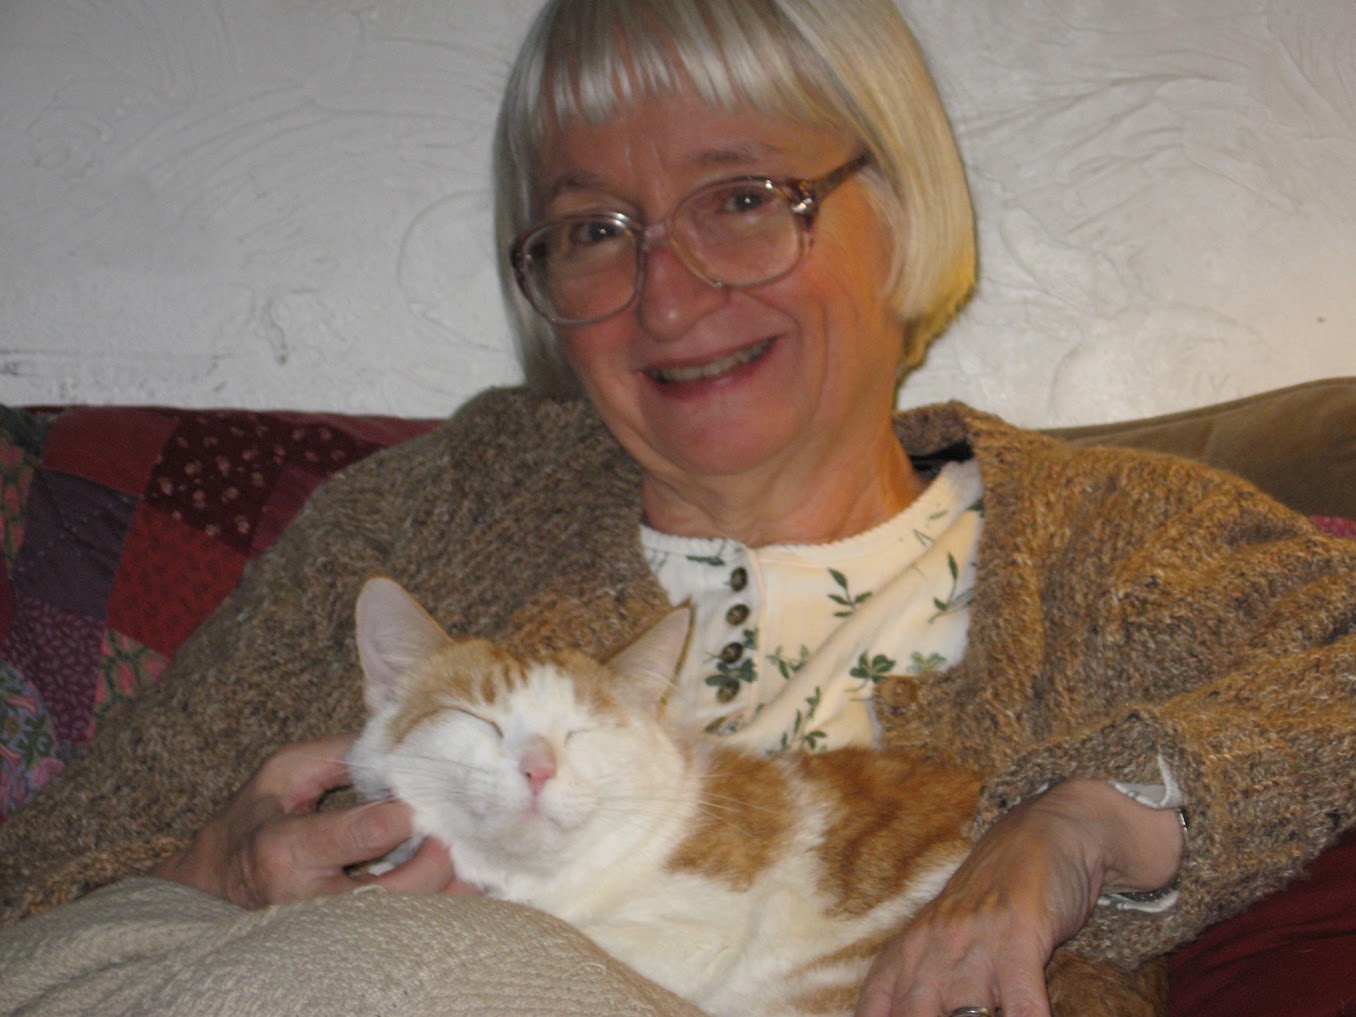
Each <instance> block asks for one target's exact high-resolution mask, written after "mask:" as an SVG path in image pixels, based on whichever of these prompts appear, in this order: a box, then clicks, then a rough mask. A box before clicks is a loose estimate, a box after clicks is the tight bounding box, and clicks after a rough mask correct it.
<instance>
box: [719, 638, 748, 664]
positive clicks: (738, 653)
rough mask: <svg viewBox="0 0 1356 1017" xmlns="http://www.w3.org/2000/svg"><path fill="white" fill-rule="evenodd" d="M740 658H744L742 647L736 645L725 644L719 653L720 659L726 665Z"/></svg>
mask: <svg viewBox="0 0 1356 1017" xmlns="http://www.w3.org/2000/svg"><path fill="white" fill-rule="evenodd" d="M742 656H744V647H742V646H740V645H739V644H738V643H726V644H725V648H724V649H723V650H721V651H720V659H721V661H722V662H724V663H726V664H733V663H734V662H735V661H737V660H738V659H739V658H740V657H742Z"/></svg>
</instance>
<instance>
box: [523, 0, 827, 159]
mask: <svg viewBox="0 0 1356 1017" xmlns="http://www.w3.org/2000/svg"><path fill="white" fill-rule="evenodd" d="M548 38H550V39H551V40H552V45H551V46H550V48H549V49H548V50H547V51H546V52H545V53H544V54H543V55H544V60H543V65H542V67H543V75H542V80H541V86H542V87H541V88H540V89H539V90H538V91H537V92H536V95H537V96H538V97H539V100H538V102H537V104H536V107H537V108H535V109H532V110H531V111H530V113H529V117H528V119H529V122H531V123H532V125H533V131H532V133H533V134H534V135H535V137H534V138H533V143H532V144H533V147H534V148H536V150H537V151H538V152H540V150H541V146H542V145H543V144H544V142H545V138H546V135H547V134H548V133H549V132H550V131H552V130H554V129H556V128H558V127H560V126H562V125H563V124H564V123H566V122H568V121H569V120H571V119H574V118H582V119H584V120H586V121H588V122H590V123H595V124H598V123H604V122H606V121H608V120H611V119H613V118H614V117H616V116H617V115H618V114H619V113H621V112H622V111H624V110H625V109H627V108H628V107H630V106H632V105H634V104H636V103H637V102H641V101H644V100H646V99H653V98H661V97H663V96H666V95H671V94H674V93H677V92H680V91H683V90H686V89H688V88H691V89H692V90H693V91H694V92H695V93H696V95H697V96H698V97H699V98H701V99H702V101H704V102H705V103H707V104H708V105H710V106H712V107H713V108H718V109H725V110H733V109H735V108H736V107H738V106H741V105H748V106H752V107H753V108H754V109H756V110H758V111H759V112H761V113H764V114H767V115H771V116H778V117H787V118H790V119H793V120H796V121H799V122H803V123H808V124H817V125H831V124H834V123H835V122H837V123H841V122H842V120H841V116H842V112H843V111H842V110H841V109H829V108H828V106H829V105H831V103H827V102H826V101H825V98H826V97H824V96H822V95H820V94H817V92H816V90H815V89H814V88H812V87H811V86H810V84H809V80H810V79H811V78H812V77H813V75H810V76H808V77H807V75H806V74H805V73H804V72H803V70H802V68H804V67H806V66H807V64H808V65H811V66H814V65H818V64H819V63H820V62H821V61H820V58H819V56H818V55H817V54H816V53H814V52H813V51H812V50H811V49H810V47H808V46H806V45H805V44H804V42H803V41H802V39H801V37H800V34H799V32H797V31H796V29H795V28H794V27H793V26H792V25H790V24H788V23H787V22H786V21H785V19H784V16H783V15H782V14H781V13H780V12H779V11H778V10H777V8H776V6H775V5H773V4H766V3H757V2H750V0H734V2H724V3H722V2H712V3H692V2H691V0H686V2H672V0H652V2H638V0H595V2H593V3H588V4H572V5H562V7H561V8H559V9H558V11H557V16H556V18H555V19H554V22H553V23H552V24H551V25H550V28H549V35H548ZM825 77H827V76H825ZM821 80H823V78H821Z"/></svg>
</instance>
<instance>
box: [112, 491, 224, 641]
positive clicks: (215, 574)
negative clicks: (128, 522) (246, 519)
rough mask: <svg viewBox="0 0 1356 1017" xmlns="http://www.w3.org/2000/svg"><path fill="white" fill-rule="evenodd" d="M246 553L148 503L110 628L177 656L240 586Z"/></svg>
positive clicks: (117, 588) (131, 538)
mask: <svg viewBox="0 0 1356 1017" xmlns="http://www.w3.org/2000/svg"><path fill="white" fill-rule="evenodd" d="M247 560H248V559H247V557H246V555H245V553H244V552H243V551H240V550H238V549H237V548H235V547H233V546H231V545H230V544H227V543H224V542H222V541H220V540H215V539H213V538H212V537H211V536H210V535H208V534H206V533H204V532H203V531H201V530H198V529H194V528H193V527H192V526H189V525H188V524H187V523H185V522H183V521H182V520H179V519H175V518H174V517H172V516H169V515H166V514H165V513H164V512H162V511H160V510H158V509H156V508H153V507H151V506H150V505H148V504H144V503H143V504H142V505H141V507H140V508H139V509H138V510H137V513H136V515H135V516H133V517H132V526H131V529H130V531H129V532H128V534H127V541H126V543H125V544H124V545H123V553H122V567H121V568H119V569H118V574H117V577H116V578H115V579H114V581H113V595H112V597H111V598H110V601H109V605H108V627H109V628H111V629H113V630H114V631H116V632H121V633H123V634H124V635H127V636H130V637H131V638H132V639H135V640H136V641H137V642H139V643H141V644H142V645H143V646H149V647H150V648H151V649H153V650H155V651H157V652H158V653H163V654H164V655H165V656H167V657H172V656H173V655H174V651H175V650H177V649H178V648H179V644H181V643H182V642H183V641H184V640H185V639H187V638H188V636H189V634H190V633H192V631H193V630H194V629H195V628H197V627H198V624H199V623H200V622H201V621H202V620H203V619H204V618H206V617H207V616H208V615H209V614H211V612H212V609H213V608H215V607H216V606H217V605H218V604H219V603H221V600H222V598H224V597H225V596H226V594H228V593H230V592H231V590H232V589H234V588H235V584H236V583H237V582H238V581H239V580H240V574H241V573H242V572H244V570H245V563H246V561H247Z"/></svg>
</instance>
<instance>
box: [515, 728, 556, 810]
mask: <svg viewBox="0 0 1356 1017" xmlns="http://www.w3.org/2000/svg"><path fill="white" fill-rule="evenodd" d="M520 768H521V769H522V773H523V776H524V777H526V778H527V786H528V787H529V788H531V789H532V794H533V795H534V796H536V795H539V794H541V789H542V788H543V787H545V786H546V782H547V781H549V780H550V779H551V778H552V777H554V776H555V775H556V753H555V750H554V749H552V748H551V746H550V744H549V743H548V742H547V741H546V739H545V738H541V737H537V738H533V739H532V740H531V741H530V742H528V743H527V747H526V748H525V749H523V755H522V760H521V763H520Z"/></svg>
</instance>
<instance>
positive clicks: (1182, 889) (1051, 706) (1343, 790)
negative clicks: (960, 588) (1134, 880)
mask: <svg viewBox="0 0 1356 1017" xmlns="http://www.w3.org/2000/svg"><path fill="white" fill-rule="evenodd" d="M1097 457H1098V454H1094V460H1096V459H1097ZM1069 462H1070V463H1072V464H1074V465H1073V467H1071V468H1072V469H1073V473H1071V474H1070V475H1069V476H1068V477H1067V478H1066V479H1067V480H1068V484H1067V485H1066V486H1065V487H1064V489H1063V490H1064V495H1065V497H1067V496H1068V493H1069V492H1080V491H1081V492H1084V496H1085V498H1086V500H1085V501H1083V502H1082V503H1081V504H1078V505H1077V509H1076V511H1075V512H1073V513H1071V511H1070V506H1069V505H1064V506H1062V507H1061V508H1058V509H1057V508H1054V507H1053V505H1052V504H1051V503H1047V505H1046V509H1045V512H1046V515H1047V516H1048V517H1049V518H1048V519H1046V520H1041V519H1039V514H1040V509H1039V506H1037V505H1032V504H1028V505H1027V506H1026V510H1027V513H1028V515H1027V519H1028V520H1029V521H1032V522H1033V524H1034V525H1033V526H1032V529H1033V530H1035V531H1036V534H1035V536H1034V538H1033V539H1034V541H1035V542H1036V543H1035V544H1028V545H1026V547H1027V550H1026V551H1025V552H1024V553H1026V554H1029V555H1030V556H1031V557H1030V558H1029V559H1028V564H1029V566H1030V573H1031V575H1032V576H1034V577H1037V578H1036V579H1035V583H1034V586H1035V588H1036V589H1037V590H1038V596H1039V601H1040V604H1039V608H1038V609H1036V610H1035V611H1034V612H1033V614H1032V615H1031V619H1036V620H1037V621H1038V624H1039V626H1040V633H1039V635H1040V643H1041V644H1042V649H1041V651H1040V652H1039V653H1038V654H1036V655H1035V657H1034V658H1033V660H1034V661H1035V664H1034V667H1033V671H1032V673H1031V675H1030V676H1029V677H1028V679H1027V681H1028V682H1029V687H1028V690H1027V691H1028V695H1029V702H1028V703H1027V704H1026V706H1025V713H1024V714H1023V717H1022V721H1021V723H1022V725H1023V726H1024V727H1025V728H1026V732H1025V734H1026V737H1025V739H1024V743H1023V744H1021V746H1020V748H1019V750H1018V751H1017V752H1016V753H1015V754H1014V755H1013V756H1012V757H1011V758H1009V759H1006V760H1005V761H1004V762H1003V765H1002V766H1001V767H1000V768H999V769H998V770H997V772H996V774H995V775H994V776H993V778H992V779H990V780H989V781H988V782H987V784H986V786H985V790H984V793H983V796H982V800H981V803H980V808H979V811H978V813H977V816H976V824H975V831H976V833H979V832H982V830H984V829H985V828H987V826H988V825H989V824H991V823H992V822H993V821H994V819H996V818H997V816H998V815H999V814H1000V813H1001V812H1002V811H1003V810H1005V809H1006V808H1010V807H1011V806H1012V805H1014V804H1016V803H1017V802H1018V801H1020V800H1022V799H1023V798H1024V797H1027V796H1029V795H1031V794H1034V793H1036V791H1037V790H1038V789H1039V788H1040V787H1041V786H1043V785H1045V784H1048V782H1049V781H1050V780H1051V779H1052V778H1054V779H1064V778H1071V777H1094V778H1099V779H1113V780H1131V781H1134V780H1154V779H1157V778H1156V774H1157V773H1158V772H1159V771H1158V766H1157V761H1158V760H1160V759H1161V760H1162V762H1163V763H1164V764H1165V765H1166V766H1167V767H1168V768H1169V769H1170V771H1171V773H1172V774H1173V775H1174V777H1175V778H1176V780H1177V782H1178V784H1179V785H1180V788H1181V794H1182V796H1183V801H1184V806H1185V811H1186V814H1187V816H1188V817H1189V825H1188V829H1187V838H1186V852H1185V856H1184V861H1183V865H1182V868H1181V870H1180V877H1179V878H1180V883H1179V893H1180V896H1179V898H1178V902H1177V906H1176V907H1174V908H1170V909H1167V910H1165V911H1163V912H1160V913H1152V914H1148V913H1137V912H1129V911H1118V910H1114V909H1109V908H1100V909H1098V910H1097V912H1096V913H1094V915H1093V918H1092V920H1091V921H1090V922H1089V924H1088V926H1087V927H1085V929H1084V930H1083V931H1082V932H1081V933H1080V934H1079V935H1078V936H1077V937H1076V938H1075V940H1073V942H1072V944H1071V945H1072V946H1073V947H1074V948H1075V949H1078V950H1080V951H1083V952H1086V953H1090V954H1094V955H1101V956H1104V957H1107V958H1109V959H1112V960H1115V961H1118V962H1121V963H1126V964H1134V963H1138V962H1140V961H1142V960H1143V959H1146V958H1148V957H1150V956H1153V955H1156V954H1160V953H1162V952H1164V951H1166V950H1168V949H1170V948H1172V947H1173V946H1176V945H1178V944H1180V943H1182V942H1184V941H1186V940H1188V939H1190V938H1192V937H1194V936H1195V935H1197V934H1198V933H1199V932H1200V931H1201V930H1202V929H1204V928H1205V927H1206V926H1207V925H1210V924H1213V923H1214V922H1216V921H1219V920H1221V919H1223V918H1225V917H1228V916H1229V915H1231V914H1233V913H1236V912H1237V911H1239V910H1242V909H1243V908H1244V907H1246V906H1247V905H1248V904H1250V903H1252V902H1253V901H1255V900H1256V899H1258V898H1259V897H1261V896H1264V895H1265V894H1267V893H1269V892H1271V891H1274V890H1276V889H1279V888H1280V887H1281V886H1283V885H1284V884H1285V883H1286V882H1287V881H1288V880H1290V879H1291V878H1293V877H1294V876H1295V875H1296V874H1298V872H1299V871H1300V869H1301V868H1302V867H1303V866H1304V864H1305V863H1306V862H1307V861H1309V860H1310V859H1311V858H1312V857H1313V856H1314V855H1316V854H1317V853H1318V852H1319V851H1321V850H1322V849H1323V848H1324V847H1325V846H1327V845H1328V844H1330V843H1331V842H1332V841H1333V840H1335V839H1336V838H1337V836H1338V835H1339V834H1340V833H1342V832H1343V831H1344V830H1345V829H1346V828H1348V827H1350V826H1351V825H1353V823H1356V781H1354V780H1353V779H1352V768H1353V761H1354V760H1356V543H1353V542H1351V541H1343V540H1340V539H1337V538H1331V537H1327V536H1325V535H1323V534H1321V533H1320V532H1318V531H1317V530H1316V529H1315V528H1314V527H1312V526H1311V525H1310V524H1309V523H1308V521H1307V520H1305V519H1303V518H1302V517H1300V516H1298V515H1296V514H1294V513H1292V512H1290V511H1289V510H1288V509H1285V508H1283V507H1282V506H1279V505H1277V504H1276V503H1274V502H1272V501H1270V500H1269V499H1267V498H1266V497H1265V496H1263V495H1261V494H1260V493H1259V492H1257V491H1256V490H1255V489H1253V488H1251V487H1250V486H1249V485H1247V484H1245V483H1243V482H1242V481H1237V480H1235V479H1234V478H1231V477H1227V476H1225V475H1223V474H1217V473H1214V472H1213V471H1206V470H1203V469H1201V468H1199V467H1196V466H1194V465H1192V464H1186V463H1180V462H1176V461H1171V462H1169V461H1167V460H1165V459H1162V458H1161V457H1144V456H1139V455H1135V454H1110V453H1107V454H1106V460H1105V462H1097V470H1096V472H1095V474H1086V475H1085V474H1083V473H1082V472H1081V471H1082V470H1083V469H1084V468H1085V466H1086V464H1083V465H1078V464H1080V463H1082V457H1074V458H1072V459H1071V460H1069ZM1094 476H1095V478H1096V479H1095V480H1094V479H1093V477H1094ZM1076 501H1077V498H1076V496H1075V502H1076ZM992 516H993V513H992V510H991V512H990V519H989V525H990V526H992V525H993V518H992ZM1055 520H1057V522H1056V521H1055ZM1036 544H1040V545H1041V546H1036ZM976 610H979V608H978V607H977V608H976ZM1031 619H1028V620H1031ZM970 663H972V664H974V663H978V662H970Z"/></svg>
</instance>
